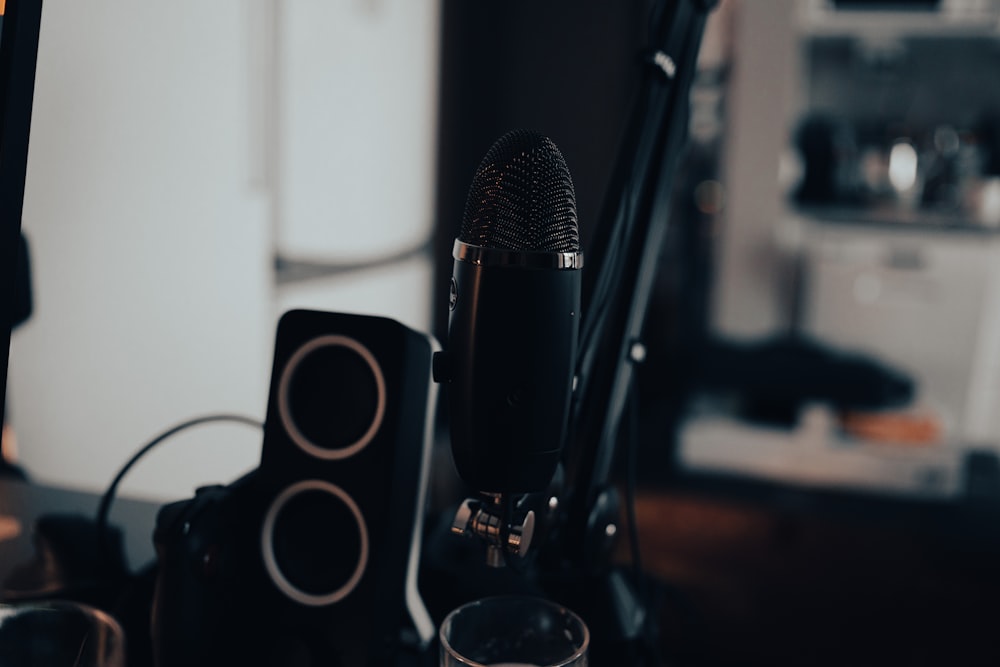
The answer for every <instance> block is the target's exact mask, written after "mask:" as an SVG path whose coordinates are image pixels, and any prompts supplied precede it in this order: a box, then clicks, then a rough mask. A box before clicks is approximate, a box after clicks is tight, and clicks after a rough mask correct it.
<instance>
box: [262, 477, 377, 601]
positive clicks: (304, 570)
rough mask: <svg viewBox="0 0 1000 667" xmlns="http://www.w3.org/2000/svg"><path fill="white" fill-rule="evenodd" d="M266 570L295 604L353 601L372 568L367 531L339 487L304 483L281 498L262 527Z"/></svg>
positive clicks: (358, 514)
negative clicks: (369, 564)
mask: <svg viewBox="0 0 1000 667" xmlns="http://www.w3.org/2000/svg"><path fill="white" fill-rule="evenodd" d="M261 549H262V551H263V555H264V565H265V567H266V568H267V572H268V575H270V577H271V580H272V581H273V582H274V584H275V585H276V586H277V587H278V588H279V589H280V590H281V592H282V593H284V594H285V595H287V596H288V597H289V598H291V599H292V600H295V601H296V602H299V603H301V604H304V605H308V606H312V607H319V606H324V605H329V604H333V603H335V602H339V601H340V600H342V599H344V598H345V597H347V596H348V595H350V593H351V591H353V590H354V588H355V587H356V586H357V585H358V582H359V581H360V580H361V577H362V575H363V574H364V572H365V567H366V565H367V564H368V551H369V543H368V529H367V527H366V526H365V520H364V517H363V516H362V515H361V510H360V509H359V508H358V505H357V503H355V502H354V499H353V498H351V497H350V496H349V495H347V493H346V492H345V491H344V490H343V489H341V488H340V487H339V486H336V485H335V484H331V483H330V482H325V481H322V480H317V479H310V480H303V481H301V482H297V483H295V484H292V485H291V486H289V487H288V488H287V489H285V490H284V491H282V492H281V494H279V495H278V497H277V498H275V500H274V502H273V503H272V504H271V507H270V508H269V509H268V511H267V515H266V516H265V517H264V523H263V526H262V527H261Z"/></svg>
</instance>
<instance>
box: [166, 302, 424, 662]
mask: <svg viewBox="0 0 1000 667" xmlns="http://www.w3.org/2000/svg"><path fill="white" fill-rule="evenodd" d="M436 347H437V346H436V343H435V342H434V341H433V339H432V338H430V337H428V336H426V335H423V334H420V333H417V332H415V331H413V330H411V329H409V328H407V327H405V326H403V325H402V324H400V323H398V322H395V321H393V320H389V319H385V318H380V317H369V316H360V315H349V314H341V313H326V312H315V311H304V310H295V311H290V312H288V313H286V314H285V315H284V316H283V317H282V319H281V321H280V323H279V325H278V332H277V340H276V344H275V355H274V367H273V371H272V376H271V387H270V396H269V399H268V409H267V421H266V425H265V429H264V442H263V448H262V453H261V462H260V466H259V467H258V469H256V470H254V471H253V472H251V473H250V474H248V475H247V476H246V477H244V478H243V479H241V480H238V481H237V482H235V483H233V484H231V485H229V486H227V487H212V488H208V489H202V490H200V491H199V494H198V496H196V498H195V499H193V500H192V501H185V503H178V504H177V505H178V507H177V508H175V509H173V510H171V509H170V508H171V506H169V505H168V506H167V507H165V508H164V509H163V510H161V513H160V517H159V520H158V526H157V531H158V539H157V543H158V551H159V554H160V560H161V565H162V566H163V567H164V570H165V572H163V573H161V580H160V582H159V587H158V593H157V596H158V598H160V599H159V602H158V603H157V605H156V609H157V610H158V611H159V612H160V613H161V614H164V613H165V618H163V619H161V620H160V621H159V623H157V622H154V628H156V627H159V629H160V632H159V633H158V634H159V637H156V636H154V642H155V643H157V644H158V649H157V651H158V653H159V654H160V655H161V656H162V655H166V654H170V655H172V657H173V658H174V659H172V660H161V661H160V664H161V665H168V664H195V662H196V661H194V660H191V659H190V658H191V657H192V656H191V655H190V654H191V653H193V654H196V655H197V656H198V659H199V660H200V659H202V658H203V657H205V658H207V656H212V658H213V659H216V660H219V659H222V660H225V661H227V662H226V664H237V662H232V661H238V664H282V665H320V664H323V665H349V666H352V667H353V666H355V665H358V666H360V665H389V664H393V660H394V655H395V653H396V650H397V649H398V646H399V643H400V632H401V630H403V629H404V628H408V629H409V631H410V634H411V636H414V637H415V638H416V642H417V643H420V644H422V645H426V644H427V643H428V642H429V641H430V639H431V638H432V636H433V632H434V626H433V623H432V621H431V620H430V617H429V615H428V614H427V611H426V609H425V607H424V605H423V602H422V600H421V597H420V595H419V592H418V590H417V582H416V578H417V568H418V564H419V563H418V561H419V552H420V538H421V533H422V518H423V512H424V509H425V508H424V505H425V502H424V501H425V495H426V489H427V478H428V464H429V458H430V451H431V446H432V431H433V414H434V403H435V388H434V385H433V383H432V382H431V375H430V370H431V357H432V354H433V352H434V350H435V349H436ZM173 542H178V543H182V544H183V546H180V547H179V546H174V545H173V544H172V543H173ZM193 610H197V611H193ZM179 646H187V647H188V649H189V650H182V649H180V648H178V647H179ZM184 653H188V654H189V655H187V656H184V655H183V654H184ZM206 664H208V663H206ZM218 664H223V663H218Z"/></svg>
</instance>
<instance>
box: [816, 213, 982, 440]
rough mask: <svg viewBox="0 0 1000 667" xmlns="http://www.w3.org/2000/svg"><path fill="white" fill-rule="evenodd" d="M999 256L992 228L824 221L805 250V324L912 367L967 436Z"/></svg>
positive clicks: (923, 396) (923, 399)
mask: <svg viewBox="0 0 1000 667" xmlns="http://www.w3.org/2000/svg"><path fill="white" fill-rule="evenodd" d="M996 253H997V246H996V245H995V244H994V243H993V242H991V239H990V238H989V237H988V236H985V235H978V234H964V235H963V234H951V235H949V234H948V233H942V232H936V233H935V232H924V233H921V232H920V231H918V230H914V231H910V230H906V229H901V230H886V229H879V228H863V227H860V226H857V225H853V226H846V227H844V228H838V226H837V225H832V224H827V225H823V224H817V225H816V226H815V229H814V231H813V232H812V233H811V234H810V240H809V242H808V251H807V254H806V257H807V265H806V267H807V268H806V270H807V272H808V275H807V278H806V285H807V286H808V291H807V293H806V295H805V299H804V302H805V303H806V304H807V307H806V309H805V313H804V320H805V321H804V323H803V325H804V328H805V330H806V331H807V332H809V333H810V334H812V335H814V336H816V337H818V338H819V339H821V340H823V341H826V342H828V343H831V344H833V345H836V346H839V347H843V348H846V349H857V350H861V351H864V352H867V353H870V354H872V355H874V356H875V357H876V358H878V359H880V360H883V361H885V362H886V363H890V364H893V365H895V366H897V367H899V368H901V369H902V370H904V371H906V372H907V373H910V374H911V375H912V376H913V377H914V379H915V380H916V381H917V385H918V398H917V402H918V403H923V404H924V405H926V407H927V408H929V409H931V410H933V411H934V412H935V413H936V414H937V415H938V416H939V417H941V419H942V420H943V421H944V425H945V427H946V433H947V435H949V436H952V437H953V438H954V439H956V440H958V441H959V442H961V441H962V439H963V438H964V436H966V435H967V434H966V432H965V425H964V424H963V420H964V419H965V417H966V411H967V407H968V406H967V401H968V399H969V397H968V391H969V387H970V381H971V378H972V375H973V370H974V369H975V368H977V366H978V365H979V364H980V363H981V360H980V359H979V358H977V357H978V354H979V352H978V350H977V342H978V338H979V332H980V328H981V324H982V319H983V305H984V300H985V298H986V296H987V293H988V292H987V286H988V282H989V278H990V276H991V271H990V267H991V266H992V265H993V264H995V263H996V261H997V260H996ZM894 257H897V258H901V259H902V260H904V261H903V262H902V264H901V265H897V263H896V262H894V261H893V258H894Z"/></svg>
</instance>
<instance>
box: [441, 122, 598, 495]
mask: <svg viewBox="0 0 1000 667" xmlns="http://www.w3.org/2000/svg"><path fill="white" fill-rule="evenodd" d="M453 255H454V257H455V264H454V273H453V275H452V283H451V303H450V306H451V314H450V316H449V320H448V347H447V352H446V353H445V356H443V357H442V359H444V360H445V364H444V366H446V368H447V370H446V371H443V372H442V375H446V381H447V382H448V387H447V392H446V393H447V396H448V407H449V412H450V414H449V418H450V426H451V449H452V458H453V460H454V463H455V467H456V468H457V470H458V473H459V476H461V478H462V479H463V480H464V481H465V482H466V483H467V484H469V485H470V486H471V487H472V488H473V489H475V490H477V491H480V492H482V493H484V494H487V495H488V496H490V495H492V496H495V497H494V501H495V502H496V504H498V505H502V504H503V502H502V498H501V496H510V495H511V494H520V493H533V492H536V491H542V490H544V489H545V488H546V487H547V486H548V484H549V482H550V481H551V479H552V477H553V475H554V474H555V472H556V468H557V467H558V465H559V461H560V458H561V452H562V448H563V443H564V440H565V429H566V424H567V421H568V418H569V407H570V399H571V395H572V391H573V374H574V370H575V364H576V346H577V329H578V322H579V320H580V293H581V273H582V272H581V271H580V269H581V268H582V267H583V253H582V252H581V251H580V234H579V226H578V224H577V217H576V194H575V192H574V189H573V180H572V178H571V177H570V173H569V169H568V167H567V166H566V161H565V159H564V158H563V156H562V153H560V152H559V149H558V148H557V147H556V145H555V144H554V143H553V142H552V140H550V139H549V138H547V137H545V136H543V135H541V134H538V133H537V132H534V131H531V130H514V131H512V132H508V133H507V134H506V135H504V136H503V137H501V138H500V139H498V140H497V141H496V142H495V143H494V144H493V146H492V147H491V148H490V150H489V152H487V154H486V156H485V157H484V158H483V160H482V162H481V163H480V165H479V167H478V169H477V170H476V174H475V176H474V178H473V181H472V185H471V187H470V188H469V195H468V199H467V200H466V206H465V216H464V218H463V220H462V227H461V230H460V232H459V235H458V238H457V239H456V240H455V246H454V253H453Z"/></svg>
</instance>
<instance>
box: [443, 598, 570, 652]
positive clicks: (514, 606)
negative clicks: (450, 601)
mask: <svg viewBox="0 0 1000 667" xmlns="http://www.w3.org/2000/svg"><path fill="white" fill-rule="evenodd" d="M440 639H441V661H440V665H441V667H468V666H471V667H569V666H570V665H572V666H573V667H586V665H587V646H588V645H589V643H590V632H589V631H588V629H587V626H586V624H584V622H583V621H582V620H581V619H580V617H579V616H577V615H576V614H574V613H573V612H572V611H570V610H569V609H567V608H566V607H563V606H562V605H559V604H556V603H554V602H550V601H548V600H545V599H542V598H536V597H522V596H508V597H494V598H485V599H483V600H476V601H475V602H470V603H469V604H466V605H463V606H461V607H459V608H458V609H455V610H454V611H452V612H451V613H450V614H448V616H447V617H446V618H445V619H444V622H443V623H442V624H441V630H440Z"/></svg>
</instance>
